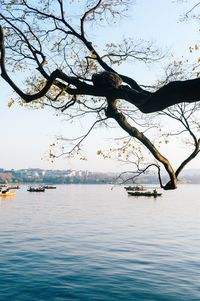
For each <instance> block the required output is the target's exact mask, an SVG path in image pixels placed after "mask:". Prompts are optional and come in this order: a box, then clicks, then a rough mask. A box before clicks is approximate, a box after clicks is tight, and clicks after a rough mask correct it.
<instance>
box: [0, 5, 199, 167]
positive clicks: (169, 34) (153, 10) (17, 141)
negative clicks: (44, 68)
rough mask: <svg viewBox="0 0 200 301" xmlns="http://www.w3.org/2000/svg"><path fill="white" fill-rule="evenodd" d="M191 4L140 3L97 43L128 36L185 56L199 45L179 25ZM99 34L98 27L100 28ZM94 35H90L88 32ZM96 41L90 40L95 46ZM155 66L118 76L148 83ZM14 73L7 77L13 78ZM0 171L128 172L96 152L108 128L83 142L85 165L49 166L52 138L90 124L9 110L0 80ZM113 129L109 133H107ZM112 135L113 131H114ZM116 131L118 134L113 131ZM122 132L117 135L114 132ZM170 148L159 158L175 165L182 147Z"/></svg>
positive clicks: (194, 29) (195, 32) (193, 26)
mask: <svg viewBox="0 0 200 301" xmlns="http://www.w3.org/2000/svg"><path fill="white" fill-rule="evenodd" d="M194 4H195V0H194V1H193V0H190V1H188V2H187V3H186V2H183V3H180V2H179V3H177V2H176V1H171V0H162V1H160V0H151V1H149V0H140V1H137V3H136V5H135V6H133V9H132V11H130V16H129V18H128V19H126V20H124V21H123V20H122V23H121V24H120V25H118V26H117V25H116V26H115V27H109V28H105V36H104V38H103V37H101V38H100V40H99V41H100V42H99V43H100V44H102V43H103V42H104V41H110V42H111V40H110V37H111V36H112V39H113V40H112V41H113V42H114V39H115V37H118V36H121V37H129V36H131V37H133V38H136V39H138V38H142V39H146V40H154V41H155V42H156V43H157V45H158V46H160V47H162V48H163V49H166V48H167V49H168V50H169V51H170V52H172V53H174V54H175V57H177V58H181V56H184V57H185V56H189V46H191V45H194V44H195V43H197V44H198V41H199V26H198V23H196V22H195V21H193V22H187V23H186V22H179V19H180V17H181V15H182V14H183V13H184V12H186V11H187V10H188V8H191V7H192V6H193V5H194ZM101 30H102V31H103V29H101ZM93 35H94V36H95V33H93ZM97 41H98V39H97V38H96V37H95V44H96V43H97ZM162 64H163V63H160V65H158V64H157V66H156V67H155V66H154V65H150V66H149V67H148V68H145V67H138V66H137V65H134V64H133V65H130V66H129V67H127V66H126V67H123V68H122V69H121V70H122V73H124V74H127V75H129V76H132V77H133V78H134V79H136V80H137V81H138V82H139V83H141V82H142V83H152V82H153V80H155V79H156V78H157V79H158V78H159V74H160V71H159V69H160V67H161V66H162ZM17 76H18V75H17V74H16V75H15V74H14V75H12V78H13V79H14V80H15V77H16V79H17ZM0 91H1V93H0V94H1V97H0V116H1V118H0V128H1V145H0V168H5V169H11V168H14V169H21V168H31V167H34V168H35V167H38V168H44V169H76V170H90V171H102V172H107V171H111V172H117V171H123V170H126V169H127V168H126V167H125V166H124V165H123V166H122V165H121V164H120V163H119V162H117V161H112V160H103V159H101V158H100V157H99V156H97V155H96V151H97V150H98V149H103V148H104V146H105V147H106V148H107V147H108V145H109V143H110V140H108V137H109V130H104V129H96V130H95V132H93V133H92V134H91V135H90V137H89V138H88V139H87V140H86V147H85V155H86V157H87V161H81V160H79V159H78V158H76V159H71V160H70V161H69V160H66V159H64V158H60V159H57V160H55V161H54V163H50V162H49V161H47V160H46V159H45V154H46V153H47V152H48V150H49V145H50V144H51V143H52V142H54V141H55V136H57V135H60V134H61V133H62V134H63V135H65V136H67V135H70V137H72V136H74V137H75V136H77V135H79V127H80V128H85V129H88V128H89V124H88V125H86V124H84V125H83V124H81V123H79V124H78V125H76V126H73V125H71V124H66V123H65V122H63V118H60V117H57V116H56V115H55V112H53V111H51V110H49V109H45V110H31V109H27V108H22V107H20V106H19V105H18V104H17V103H15V104H14V105H13V106H12V108H8V106H7V103H8V100H9V99H10V98H11V97H12V91H11V89H10V88H9V86H8V85H7V83H5V82H4V81H3V79H2V78H0ZM112 131H113V130H111V131H110V133H111V135H112ZM116 131H117V130H116ZM116 133H117V132H116ZM119 133H120V134H121V133H122V131H121V130H119ZM172 147H173V149H172V148H171V146H170V147H166V146H165V148H164V147H163V151H164V155H165V156H168V157H169V159H171V160H172V163H174V164H175V165H176V164H177V162H180V160H181V159H182V158H184V151H185V150H184V148H179V145H178V143H177V145H176V144H173V146H172ZM188 168H200V160H199V158H198V157H197V158H196V159H195V160H193V161H192V162H191V163H190V164H189V165H188Z"/></svg>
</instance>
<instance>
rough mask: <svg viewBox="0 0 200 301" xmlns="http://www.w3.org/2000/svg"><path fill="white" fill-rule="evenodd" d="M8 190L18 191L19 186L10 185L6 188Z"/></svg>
mask: <svg viewBox="0 0 200 301" xmlns="http://www.w3.org/2000/svg"><path fill="white" fill-rule="evenodd" d="M8 189H20V187H19V185H16V186H15V185H11V186H8Z"/></svg>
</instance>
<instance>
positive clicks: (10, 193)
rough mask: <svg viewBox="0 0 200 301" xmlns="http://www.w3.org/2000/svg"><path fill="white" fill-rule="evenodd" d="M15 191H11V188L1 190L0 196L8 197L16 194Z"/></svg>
mask: <svg viewBox="0 0 200 301" xmlns="http://www.w3.org/2000/svg"><path fill="white" fill-rule="evenodd" d="M15 195H16V192H15V191H9V190H2V191H0V197H7V196H15Z"/></svg>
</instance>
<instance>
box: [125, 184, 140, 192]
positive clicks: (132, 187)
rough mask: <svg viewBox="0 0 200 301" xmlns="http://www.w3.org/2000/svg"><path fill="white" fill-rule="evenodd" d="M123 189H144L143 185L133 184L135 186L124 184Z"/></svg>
mask: <svg viewBox="0 0 200 301" xmlns="http://www.w3.org/2000/svg"><path fill="white" fill-rule="evenodd" d="M124 189H126V190H127V191H144V190H145V189H144V186H143V185H135V186H125V187H124Z"/></svg>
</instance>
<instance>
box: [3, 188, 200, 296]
mask: <svg viewBox="0 0 200 301" xmlns="http://www.w3.org/2000/svg"><path fill="white" fill-rule="evenodd" d="M110 188H111V186H108V185H107V186H96V185H94V186H93V185H85V186H84V185H68V186H58V188H57V189H56V190H49V191H46V192H45V193H30V192H27V191H26V187H25V186H24V187H23V186H22V187H21V189H20V190H19V191H17V195H16V197H12V198H11V197H10V198H6V199H1V200H0V300H1V301H2V300H3V301H4V300H12V301H25V300H26V301H31V300H35V301H46V300H50V301H51V300H53V301H54V300H55V301H61V300H76V301H79V300H81V301H84V300H87V301H90V300H95V301H98V300H99V301H100V300H104V301H112V300H120V301H121V300H131V301H132V300H134V301H137V300H142V301H145V300H148V301H150V300H151V301H157V300H162V301H168V300H170V301H176V300H177V301H184V300H186V301H193V300H195V301H197V300H198V301H199V300H200V256H199V255H200V239H199V238H200V237H199V236H200V185H182V186H180V187H179V189H178V190H176V191H173V192H172V191H169V192H164V193H163V196H162V197H160V198H157V199H153V198H145V197H140V198H135V197H131V196H127V193H126V191H125V190H124V189H123V188H122V187H117V188H115V189H113V190H111V189H110Z"/></svg>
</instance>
